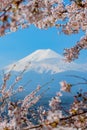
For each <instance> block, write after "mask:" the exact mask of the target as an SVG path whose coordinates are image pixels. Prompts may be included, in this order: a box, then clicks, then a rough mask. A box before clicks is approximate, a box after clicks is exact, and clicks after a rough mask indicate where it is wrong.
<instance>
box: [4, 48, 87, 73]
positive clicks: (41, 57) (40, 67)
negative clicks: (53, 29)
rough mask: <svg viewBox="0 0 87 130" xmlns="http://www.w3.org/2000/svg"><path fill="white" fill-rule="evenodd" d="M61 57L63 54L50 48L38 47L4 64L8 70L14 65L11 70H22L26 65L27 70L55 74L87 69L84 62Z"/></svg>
mask: <svg viewBox="0 0 87 130" xmlns="http://www.w3.org/2000/svg"><path fill="white" fill-rule="evenodd" d="M63 59H64V57H63V56H61V55H60V54H58V53H56V52H55V51H53V50H51V49H40V50H37V51H35V52H33V53H32V54H30V55H28V56H26V57H24V58H23V59H21V60H19V61H17V62H15V63H14V64H10V65H8V66H6V67H5V70H6V71H9V70H11V68H12V67H13V66H14V65H15V67H13V69H12V71H16V72H20V71H23V70H24V69H25V67H26V66H28V68H27V71H34V72H37V73H40V74H41V73H48V72H50V73H51V74H57V73H60V72H65V71H82V72H84V71H87V68H86V67H83V66H85V65H84V64H77V63H74V62H72V63H66V62H65V61H64V60H63Z"/></svg>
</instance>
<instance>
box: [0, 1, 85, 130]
mask: <svg viewBox="0 0 87 130" xmlns="http://www.w3.org/2000/svg"><path fill="white" fill-rule="evenodd" d="M60 20H61V23H60V22H59V21H60ZM32 24H33V25H35V26H36V27H38V28H39V29H48V28H50V27H53V26H54V27H56V28H57V29H58V30H59V31H60V32H62V33H64V34H66V35H71V34H76V33H79V32H80V31H83V32H84V36H82V37H81V39H80V40H79V41H78V42H77V43H76V44H75V46H74V47H72V48H70V49H65V51H64V55H65V58H66V60H67V61H68V62H71V61H73V60H74V59H76V58H78V55H79V53H80V51H81V50H82V49H87V0H71V1H70V2H69V4H68V5H67V4H66V3H65V2H64V1H63V0H0V36H4V35H6V34H9V33H11V32H15V31H17V30H18V29H22V28H26V27H29V26H30V25H32ZM14 67H15V66H14ZM26 69H27V67H25V69H24V71H23V72H22V73H21V74H20V75H18V76H17V77H16V78H15V80H14V82H13V84H12V85H11V86H9V88H8V87H7V81H8V80H10V77H11V71H10V72H8V73H6V74H4V76H3V81H2V84H1V87H0V130H31V129H32V130H58V129H59V130H66V129H68V130H87V92H83V91H82V90H80V91H79V92H77V94H76V95H74V101H73V103H72V104H71V106H70V108H69V109H68V110H66V109H65V108H64V107H63V106H62V103H61V96H63V93H64V92H65V93H67V92H68V93H71V91H72V87H74V86H76V85H79V84H82V85H83V84H86V85H87V79H85V78H83V77H76V78H81V79H83V80H84V82H82V83H77V84H71V83H67V82H66V81H61V82H60V85H61V89H60V91H59V92H58V93H57V94H56V96H55V97H54V98H52V99H51V100H50V101H49V109H48V110H45V109H44V108H43V107H42V106H41V107H39V108H38V109H37V112H30V114H31V118H32V119H36V118H37V121H36V123H34V122H33V121H32V120H30V118H28V114H29V108H31V107H32V106H33V105H34V104H36V103H37V102H38V101H39V100H40V98H41V97H42V95H43V94H44V92H43V93H41V94H38V92H39V91H40V90H41V88H42V86H38V87H37V88H36V89H35V90H34V91H33V92H31V93H30V94H28V95H27V96H26V97H25V98H24V99H23V100H18V101H17V102H14V101H12V100H11V99H12V96H14V95H15V94H16V93H18V92H22V91H23V86H18V88H17V90H14V86H15V85H16V84H17V83H18V82H19V81H20V80H21V79H22V75H23V73H24V72H25V71H26ZM36 115H38V116H36ZM35 117H36V118H35Z"/></svg>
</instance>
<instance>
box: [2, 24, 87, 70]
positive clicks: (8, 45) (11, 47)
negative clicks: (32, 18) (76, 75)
mask: <svg viewBox="0 0 87 130" xmlns="http://www.w3.org/2000/svg"><path fill="white" fill-rule="evenodd" d="M81 35H82V32H81V33H80V34H76V35H70V36H67V35H64V34H60V35H58V30H57V29H56V28H49V29H47V30H43V29H42V30H40V29H38V28H36V27H34V26H30V27H29V28H27V29H22V30H18V31H17V32H15V33H11V34H9V35H6V36H4V37H1V38H0V67H1V68H2V67H3V66H6V65H8V64H10V63H14V62H15V61H17V60H19V59H21V58H23V57H25V56H27V55H29V54H30V53H32V52H34V51H35V50H37V49H48V48H50V49H52V50H54V51H56V52H57V53H59V54H61V55H62V54H63V49H64V48H67V47H68V48H69V47H71V46H73V45H74V43H75V42H76V41H78V40H79V39H80V37H81ZM86 57H87V56H86V51H83V52H82V53H81V55H80V58H79V60H76V61H75V62H78V63H85V62H87V58H86Z"/></svg>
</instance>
